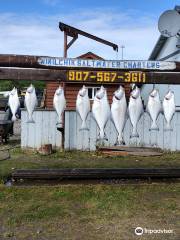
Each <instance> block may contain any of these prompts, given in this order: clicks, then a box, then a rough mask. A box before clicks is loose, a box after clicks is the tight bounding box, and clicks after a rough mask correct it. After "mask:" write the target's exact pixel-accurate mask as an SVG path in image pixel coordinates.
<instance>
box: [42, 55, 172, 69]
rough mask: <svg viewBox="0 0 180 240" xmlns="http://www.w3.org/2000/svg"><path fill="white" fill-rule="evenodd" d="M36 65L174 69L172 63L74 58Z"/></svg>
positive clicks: (52, 59)
mask: <svg viewBox="0 0 180 240" xmlns="http://www.w3.org/2000/svg"><path fill="white" fill-rule="evenodd" d="M38 63H39V64H40V65H45V66H49V67H72V68H101V69H150V70H151V69H154V70H171V69H175V68H176V64H175V63H174V62H162V61H144V60H143V61H140V60H134V61H133V60H128V61H121V60H93V59H75V58H56V57H39V58H38Z"/></svg>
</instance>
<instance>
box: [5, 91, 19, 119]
mask: <svg viewBox="0 0 180 240" xmlns="http://www.w3.org/2000/svg"><path fill="white" fill-rule="evenodd" d="M8 106H9V107H10V109H11V112H12V121H13V122H14V121H16V119H17V118H16V113H17V110H18V108H19V107H20V102H19V98H18V93H17V88H15V87H14V88H13V90H12V91H11V92H10V93H9V100H8Z"/></svg>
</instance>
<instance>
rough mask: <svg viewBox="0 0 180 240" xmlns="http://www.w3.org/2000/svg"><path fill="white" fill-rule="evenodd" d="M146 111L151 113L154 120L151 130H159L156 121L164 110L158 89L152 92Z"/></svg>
mask: <svg viewBox="0 0 180 240" xmlns="http://www.w3.org/2000/svg"><path fill="white" fill-rule="evenodd" d="M146 111H147V112H148V113H149V115H150V118H151V120H152V124H151V128H150V129H149V130H157V131H159V128H158V126H157V122H156V121H157V118H158V116H159V114H160V112H161V111H162V106H161V101H160V97H159V92H158V90H156V89H153V90H152V92H151V93H150V95H149V98H148V103H147V107H146Z"/></svg>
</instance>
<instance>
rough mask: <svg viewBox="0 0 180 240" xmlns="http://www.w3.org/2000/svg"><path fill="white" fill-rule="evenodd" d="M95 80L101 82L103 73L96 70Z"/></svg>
mask: <svg viewBox="0 0 180 240" xmlns="http://www.w3.org/2000/svg"><path fill="white" fill-rule="evenodd" d="M97 82H103V73H102V72H97Z"/></svg>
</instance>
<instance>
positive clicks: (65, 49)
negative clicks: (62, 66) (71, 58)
mask: <svg viewBox="0 0 180 240" xmlns="http://www.w3.org/2000/svg"><path fill="white" fill-rule="evenodd" d="M64 58H67V33H66V32H65V31H64Z"/></svg>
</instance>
